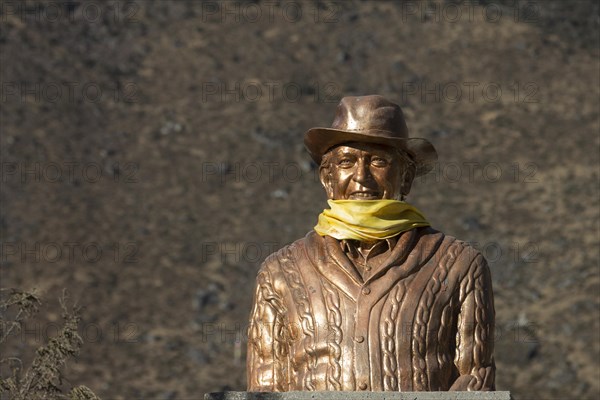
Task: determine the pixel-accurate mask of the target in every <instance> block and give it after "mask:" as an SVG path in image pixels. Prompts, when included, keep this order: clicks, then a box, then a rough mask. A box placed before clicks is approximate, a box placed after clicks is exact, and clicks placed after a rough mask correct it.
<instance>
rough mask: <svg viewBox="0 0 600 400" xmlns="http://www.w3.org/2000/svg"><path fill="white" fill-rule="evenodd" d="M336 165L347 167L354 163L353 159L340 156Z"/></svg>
mask: <svg viewBox="0 0 600 400" xmlns="http://www.w3.org/2000/svg"><path fill="white" fill-rule="evenodd" d="M338 165H339V166H340V167H342V168H347V167H351V166H352V165H354V161H353V160H352V159H351V158H342V159H340V160H339V161H338Z"/></svg>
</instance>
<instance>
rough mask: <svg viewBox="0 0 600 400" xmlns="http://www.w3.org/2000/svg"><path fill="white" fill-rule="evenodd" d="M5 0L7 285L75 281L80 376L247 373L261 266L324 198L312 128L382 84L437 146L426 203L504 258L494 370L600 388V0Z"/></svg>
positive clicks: (150, 382) (502, 377) (156, 388)
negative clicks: (249, 323)
mask: <svg viewBox="0 0 600 400" xmlns="http://www.w3.org/2000/svg"><path fill="white" fill-rule="evenodd" d="M1 4H2V10H1V11H2V14H1V15H0V18H2V27H1V31H0V50H1V61H2V68H1V79H2V110H1V111H0V113H1V114H0V117H1V124H2V125H1V141H0V144H1V153H0V154H1V157H2V181H1V184H2V190H1V197H0V200H1V203H2V212H1V221H0V222H1V226H0V232H1V234H2V260H1V262H2V264H1V271H2V282H1V283H2V286H6V287H19V288H22V289H30V288H32V287H37V288H38V289H40V290H41V291H42V292H43V293H44V297H45V298H46V299H56V298H58V297H59V294H60V293H61V292H62V289H63V288H65V287H66V288H68V289H69V290H70V291H71V293H72V296H73V297H75V298H79V299H80V304H81V305H83V306H84V307H85V309H84V310H83V311H82V314H83V322H82V328H81V329H82V336H83V337H84V339H85V340H86V343H85V344H84V347H83V350H82V354H81V356H80V358H79V361H78V362H77V363H72V364H71V365H70V366H69V368H68V369H67V370H66V371H65V372H66V374H67V376H68V378H69V380H70V382H73V383H74V384H80V383H81V384H85V385H87V386H89V387H90V388H91V389H93V390H94V391H95V392H96V393H97V394H98V395H100V396H101V397H102V398H104V399H133V398H145V399H150V398H151V399H175V398H186V399H190V398H195V399H196V398H200V397H201V393H203V392H206V391H215V390H222V389H226V388H230V389H238V390H239V389H243V388H244V387H245V375H244V374H245V372H244V369H245V367H244V357H245V349H244V348H245V342H244V333H243V332H244V329H245V324H246V318H247V314H248V312H249V304H250V301H251V294H252V286H253V282H254V275H255V273H256V271H257V269H258V267H259V265H260V262H261V260H262V259H264V257H266V256H267V255H268V253H269V252H271V251H272V250H274V249H276V248H278V247H281V246H282V245H284V244H286V243H289V242H291V241H293V240H295V239H297V238H299V237H301V236H302V235H304V234H305V232H306V231H308V230H309V229H311V227H312V226H313V225H314V224H315V222H316V216H317V214H318V213H319V212H320V210H321V209H322V208H323V207H324V206H325V202H324V199H325V197H324V195H323V193H322V189H321V187H320V185H319V183H318V181H317V180H316V179H315V176H314V165H311V164H310V162H309V159H308V156H307V155H306V153H305V151H304V149H303V147H302V140H301V138H302V133H303V132H304V130H306V129H307V128H309V127H311V126H319V125H320V126H327V125H329V124H330V122H331V119H332V117H333V111H334V107H335V104H336V102H337V100H339V98H340V97H341V96H343V95H352V94H355V95H356V94H372V93H379V94H382V95H384V96H387V97H389V98H391V99H395V100H397V101H398V102H400V103H401V104H402V105H403V108H404V109H405V111H406V115H407V118H408V125H409V129H410V130H411V132H412V134H413V135H415V136H422V137H426V138H428V139H430V140H431V141H433V142H434V144H435V145H436V147H437V148H438V150H439V153H440V164H439V168H438V169H437V170H436V171H435V172H434V173H433V174H432V175H429V176H428V177H426V178H423V179H420V180H419V181H418V182H416V184H415V187H414V189H413V192H412V193H411V195H410V197H409V200H410V201H411V202H412V203H413V204H415V205H417V206H418V207H420V208H421V209H422V210H423V211H424V212H425V214H426V215H427V216H428V217H429V219H430V220H431V221H432V222H433V223H434V225H435V226H436V227H437V228H438V229H440V230H443V231H444V232H446V233H448V234H452V235H454V236H457V237H459V238H461V239H465V240H468V241H471V242H473V243H474V244H475V245H476V246H478V247H479V248H480V249H481V250H482V251H483V252H484V253H485V255H486V257H487V258H488V260H489V261H490V265H491V268H492V273H493V279H494V285H495V293H496V310H497V324H498V334H497V338H496V348H497V351H496V358H497V365H498V374H497V383H498V389H503V390H511V391H513V393H514V394H515V395H516V397H517V398H518V399H565V398H569V399H596V398H598V396H599V394H600V386H599V382H600V379H598V378H599V377H600V371H599V364H598V359H599V356H600V349H599V347H600V337H599V332H600V325H599V315H598V312H599V295H598V293H599V283H600V282H599V281H600V279H599V270H598V266H599V264H598V262H599V253H598V252H599V250H598V249H599V248H600V246H599V244H600V243H599V237H598V234H599V232H598V229H599V209H598V200H599V187H598V182H599V151H598V150H599V135H598V132H599V128H600V126H599V118H598V110H599V95H600V89H599V77H600V74H599V72H600V71H599V58H598V50H599V31H598V21H599V19H598V18H599V15H598V13H599V11H598V10H599V9H598V4H597V2H593V1H570V2H562V1H548V2H546V1H544V2H542V1H539V2H536V1H533V2H527V3H525V2H515V1H501V2H494V1H480V2H370V1H365V2H341V1H340V2H325V3H321V4H320V5H317V4H316V3H313V2H292V1H287V2H282V3H280V2H273V3H269V2H264V1H260V2H227V3H215V2H203V3H200V2H188V1H133V2H96V1H88V2H81V3H79V2H76V3H69V2H52V1H40V2H37V1H36V2H34V1H27V2H15V1H12V2H11V1H3V2H2V3H1ZM55 306H56V304H54V305H53V304H52V303H50V304H48V305H47V306H46V307H45V308H46V310H45V311H43V312H44V317H43V318H42V320H40V321H37V322H34V323H32V324H30V326H28V328H27V330H26V331H25V332H24V333H23V334H21V335H19V336H17V337H14V338H13V339H12V341H11V344H10V346H8V347H6V348H5V349H4V350H3V353H4V352H6V353H7V354H10V355H14V356H19V357H22V358H24V359H25V360H28V359H31V356H32V349H34V348H35V347H36V346H39V345H40V344H42V342H43V341H44V339H45V337H47V336H51V335H52V334H54V333H55V332H56V326H57V324H58V323H59V322H60V321H58V319H59V318H60V317H59V315H58V313H57V312H56V311H55V310H56V307H55ZM5 373H7V371H5V370H3V374H5ZM65 385H67V386H68V385H69V382H66V383H65Z"/></svg>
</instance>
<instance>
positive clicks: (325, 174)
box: [319, 167, 333, 199]
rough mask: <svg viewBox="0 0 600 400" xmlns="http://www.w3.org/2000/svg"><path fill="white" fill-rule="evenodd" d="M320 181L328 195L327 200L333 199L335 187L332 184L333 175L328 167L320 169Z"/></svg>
mask: <svg viewBox="0 0 600 400" xmlns="http://www.w3.org/2000/svg"><path fill="white" fill-rule="evenodd" d="M319 179H320V180H321V184H322V185H323V187H324V188H325V193H327V198H329V199H333V185H332V183H331V174H330V173H329V168H327V167H321V168H319Z"/></svg>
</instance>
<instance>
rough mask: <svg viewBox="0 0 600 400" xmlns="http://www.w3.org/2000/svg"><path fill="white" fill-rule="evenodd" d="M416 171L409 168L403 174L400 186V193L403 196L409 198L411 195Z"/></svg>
mask: <svg viewBox="0 0 600 400" xmlns="http://www.w3.org/2000/svg"><path fill="white" fill-rule="evenodd" d="M415 172H416V171H415V169H414V168H407V169H406V171H404V172H403V173H402V183H401V186H400V193H402V195H403V196H407V195H408V193H410V188H411V187H412V184H413V181H414V179H415Z"/></svg>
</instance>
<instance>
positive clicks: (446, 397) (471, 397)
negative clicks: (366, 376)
mask: <svg viewBox="0 0 600 400" xmlns="http://www.w3.org/2000/svg"><path fill="white" fill-rule="evenodd" d="M204 400H512V397H511V396H510V392H279V393H268V392H217V393H208V394H206V395H205V396H204Z"/></svg>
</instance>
